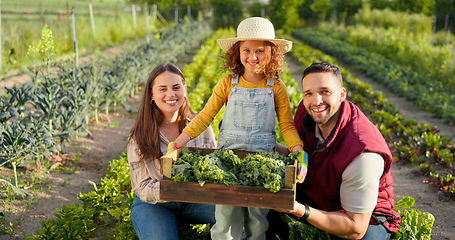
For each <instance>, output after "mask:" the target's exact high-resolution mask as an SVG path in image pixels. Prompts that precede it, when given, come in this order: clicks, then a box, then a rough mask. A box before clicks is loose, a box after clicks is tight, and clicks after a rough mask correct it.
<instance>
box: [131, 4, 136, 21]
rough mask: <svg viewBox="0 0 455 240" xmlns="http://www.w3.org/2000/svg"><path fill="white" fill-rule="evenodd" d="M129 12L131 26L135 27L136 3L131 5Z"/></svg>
mask: <svg viewBox="0 0 455 240" xmlns="http://www.w3.org/2000/svg"><path fill="white" fill-rule="evenodd" d="M131 14H133V26H134V27H136V5H134V4H133V5H132V6H131Z"/></svg>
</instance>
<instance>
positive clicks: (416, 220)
mask: <svg viewBox="0 0 455 240" xmlns="http://www.w3.org/2000/svg"><path fill="white" fill-rule="evenodd" d="M414 203H415V200H414V199H413V198H412V197H404V198H403V199H401V200H399V201H397V202H395V210H396V211H397V212H398V213H399V214H400V216H401V225H400V227H399V228H398V231H397V232H396V233H395V234H393V236H392V238H391V239H416V240H417V239H422V240H426V239H431V229H432V228H433V223H434V220H435V218H434V216H433V215H432V214H431V213H428V212H425V213H422V212H421V211H419V210H418V209H410V210H408V208H410V207H412V206H414Z"/></svg>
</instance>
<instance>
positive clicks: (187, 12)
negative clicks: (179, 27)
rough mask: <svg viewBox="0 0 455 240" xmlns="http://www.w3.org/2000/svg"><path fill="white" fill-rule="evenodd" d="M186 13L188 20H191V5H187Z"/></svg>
mask: <svg viewBox="0 0 455 240" xmlns="http://www.w3.org/2000/svg"><path fill="white" fill-rule="evenodd" d="M186 15H188V20H189V21H190V22H191V6H190V5H188V6H186Z"/></svg>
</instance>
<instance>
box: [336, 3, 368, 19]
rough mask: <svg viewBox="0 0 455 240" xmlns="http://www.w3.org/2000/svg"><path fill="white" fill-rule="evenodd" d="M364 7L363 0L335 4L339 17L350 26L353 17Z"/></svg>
mask: <svg viewBox="0 0 455 240" xmlns="http://www.w3.org/2000/svg"><path fill="white" fill-rule="evenodd" d="M362 6H363V1H362V0H337V1H336V4H335V8H336V12H337V17H338V19H339V20H340V21H344V22H345V23H346V24H349V23H350V21H351V18H352V16H354V14H356V13H357V11H358V10H359V9H360V8H362Z"/></svg>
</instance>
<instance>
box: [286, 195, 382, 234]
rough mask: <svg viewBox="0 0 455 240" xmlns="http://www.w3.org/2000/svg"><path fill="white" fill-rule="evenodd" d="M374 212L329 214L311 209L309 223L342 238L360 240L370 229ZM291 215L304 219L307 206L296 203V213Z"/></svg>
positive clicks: (293, 212)
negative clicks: (369, 225)
mask: <svg viewBox="0 0 455 240" xmlns="http://www.w3.org/2000/svg"><path fill="white" fill-rule="evenodd" d="M372 212H373V211H371V212H367V213H352V212H348V211H345V212H338V211H337V212H328V211H323V210H319V209H316V208H312V207H310V214H309V215H308V218H307V222H308V223H310V224H311V225H313V226H315V227H317V228H319V229H321V230H323V231H325V232H328V233H331V234H334V235H337V236H339V237H342V238H346V239H360V238H362V237H363V235H365V232H366V231H367V229H368V224H369V222H370V218H371V214H372ZM290 213H291V214H294V215H295V216H297V217H302V216H303V214H304V213H305V205H303V204H301V203H298V202H295V203H294V211H292V212H290Z"/></svg>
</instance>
